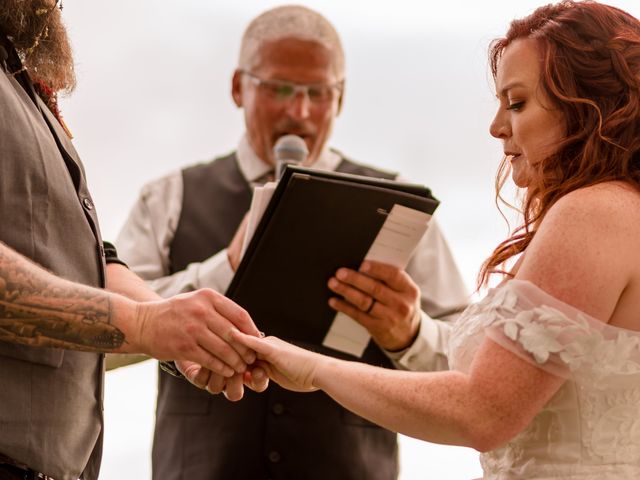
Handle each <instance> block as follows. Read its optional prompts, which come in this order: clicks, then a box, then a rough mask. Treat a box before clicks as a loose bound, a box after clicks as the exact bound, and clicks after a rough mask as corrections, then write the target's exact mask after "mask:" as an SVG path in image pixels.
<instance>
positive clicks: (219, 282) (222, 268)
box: [197, 248, 234, 293]
mask: <svg viewBox="0 0 640 480" xmlns="http://www.w3.org/2000/svg"><path fill="white" fill-rule="evenodd" d="M233 275H234V272H233V269H232V268H231V264H230V263H229V257H228V256H227V249H226V248H225V249H224V250H220V251H219V252H218V253H216V254H215V255H213V256H212V257H210V258H208V259H207V260H205V261H204V262H202V263H201V264H200V265H199V269H198V276H197V279H198V285H197V287H198V288H211V289H213V290H215V291H216V292H219V293H225V292H226V291H227V288H229V285H230V284H231V280H232V279H233Z"/></svg>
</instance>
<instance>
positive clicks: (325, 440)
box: [152, 154, 398, 480]
mask: <svg viewBox="0 0 640 480" xmlns="http://www.w3.org/2000/svg"><path fill="white" fill-rule="evenodd" d="M338 170H339V171H341V172H347V173H355V174H360V175H368V176H373V177H384V178H393V175H390V174H388V173H386V172H381V171H379V170H374V169H372V168H369V167H366V166H363V165H359V164H356V163H354V162H351V161H348V160H345V159H343V160H342V162H341V163H340V165H339V167H338ZM183 181H184V197H183V203H182V212H181V216H180V220H179V222H178V227H177V231H176V235H175V237H174V239H173V242H172V244H171V250H170V263H171V270H172V272H177V271H180V270H182V269H184V268H185V267H186V266H187V265H188V264H189V263H191V262H199V261H202V260H205V259H206V258H208V257H210V256H211V255H213V254H215V253H216V252H218V251H220V250H221V249H223V248H226V246H227V245H228V244H229V242H230V241H231V238H232V237H233V234H234V233H235V230H236V228H237V227H238V225H239V223H240V221H241V220H242V218H243V216H244V214H245V213H246V211H247V210H248V208H249V204H250V201H251V187H250V186H249V185H248V184H247V181H246V180H245V179H244V177H243V176H242V174H241V172H240V170H239V168H238V164H237V161H236V158H235V155H233V154H232V155H230V156H227V157H224V158H220V159H218V160H215V161H213V162H211V163H207V164H202V165H196V166H194V167H190V168H187V169H185V170H184V171H183ZM366 360H367V361H369V362H370V363H374V364H379V365H384V366H387V367H390V366H391V364H390V362H389V361H388V359H387V358H386V356H385V355H384V354H383V353H382V352H380V350H379V349H377V347H375V348H370V349H369V351H368V352H367V358H366ZM156 415H157V416H156V430H155V437H154V444H153V457H152V458H153V478H154V479H158V480H160V479H163V480H177V479H187V478H188V479H190V480H191V479H193V480H214V479H215V480H231V479H233V480H267V479H273V480H276V479H278V480H313V479H318V480H320V479H322V480H327V479H332V480H333V479H345V480H351V479H353V480H356V479H358V480H359V479H367V480H391V479H395V478H396V477H397V474H398V461H397V441H396V435H395V434H394V433H392V432H390V431H388V430H385V429H383V428H380V427H378V426H376V425H374V424H372V423H370V422H368V421H367V420H365V419H363V418H361V417H359V416H357V415H355V414H353V413H351V412H349V411H347V410H345V409H344V408H342V407H341V406H340V405H338V404H337V403H335V402H334V401H333V400H331V399H330V398H329V397H328V396H327V395H325V394H324V393H322V392H315V393H312V394H299V393H294V392H289V391H287V390H284V389H282V388H280V387H278V386H277V385H275V384H272V385H271V386H270V387H269V389H268V390H267V391H266V392H264V393H261V394H256V393H254V392H251V391H247V392H246V393H245V397H244V398H243V399H242V400H241V401H240V402H236V403H232V402H229V401H227V400H226V399H225V398H224V397H223V396H222V395H217V396H212V395H210V394H208V393H206V392H204V391H202V390H199V389H197V388H195V387H192V386H191V385H190V384H189V383H188V382H186V381H184V380H181V379H176V378H174V377H171V376H169V375H167V374H165V373H164V372H161V373H160V382H159V393H158V409H157V414H156Z"/></svg>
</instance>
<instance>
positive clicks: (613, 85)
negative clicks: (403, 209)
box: [478, 0, 640, 287]
mask: <svg viewBox="0 0 640 480" xmlns="http://www.w3.org/2000/svg"><path fill="white" fill-rule="evenodd" d="M521 38H528V39H533V40H535V41H536V42H537V44H538V46H539V48H540V51H541V54H542V55H541V58H542V60H541V63H542V64H541V78H540V84H541V87H542V88H543V89H544V92H545V93H546V95H547V96H548V98H549V99H550V100H551V102H552V103H553V105H554V106H555V107H557V108H558V109H559V110H560V111H561V112H562V113H563V116H564V119H565V123H566V132H567V135H566V138H564V139H563V140H562V141H561V143H560V144H559V146H558V149H557V150H556V152H555V153H554V154H552V155H551V156H549V157H548V158H546V159H544V160H543V161H541V162H540V163H539V164H537V165H536V166H533V168H535V171H534V172H533V175H532V177H533V179H532V182H531V184H530V185H529V186H528V188H527V190H526V191H525V192H524V198H523V202H522V212H523V215H524V220H523V224H522V225H521V226H520V227H518V228H517V229H516V230H515V231H513V232H512V234H511V236H510V237H509V238H507V239H506V240H505V241H503V242H502V243H500V244H499V245H498V246H497V247H496V249H495V250H494V251H493V253H492V254H491V256H490V257H489V258H488V259H487V260H485V262H484V263H483V265H482V267H481V269H480V273H479V274H478V286H479V287H480V286H483V285H486V284H487V281H488V277H489V276H490V275H491V274H492V273H502V274H505V273H506V272H505V269H504V264H505V262H506V261H507V260H509V259H510V258H512V257H513V256H515V255H518V254H519V253H522V252H524V250H525V249H526V248H527V246H528V245H529V243H530V242H531V240H532V239H533V236H534V235H535V232H536V229H537V227H538V226H539V225H540V222H541V221H542V219H543V218H544V216H545V214H546V213H547V212H548V211H549V209H550V208H551V206H552V205H553V204H554V203H555V202H557V201H558V199H560V198H561V197H562V196H563V195H566V194H567V193H569V192H571V191H573V190H576V189H578V188H583V187H587V186H590V185H594V184H597V183H601V182H607V181H613V180H622V181H625V182H627V183H629V184H631V185H633V186H634V187H636V188H637V189H639V190H640V21H638V19H636V18H635V17H633V16H631V15H629V14H628V13H626V12H624V11H622V10H620V9H618V8H614V7H611V6H608V5H603V4H600V3H596V2H593V1H582V2H579V1H570V0H566V1H562V2H560V3H557V4H552V5H546V6H544V7H540V8H538V9H537V10H535V11H534V12H533V13H532V14H531V15H529V16H528V17H525V18H523V19H520V20H514V21H513V22H512V23H511V26H510V28H509V31H508V32H507V35H506V36H505V37H504V38H501V39H498V40H495V41H494V42H493V43H492V45H491V47H490V49H489V61H490V66H491V72H492V74H493V77H494V80H495V78H496V74H497V69H498V64H499V63H500V59H501V57H502V54H503V53H504V51H505V49H506V48H507V47H508V46H509V45H510V44H511V43H512V42H513V41H514V40H517V39H521ZM508 173H509V164H508V162H507V159H506V158H504V159H503V160H502V162H501V164H500V167H499V169H498V174H497V176H496V199H497V200H498V199H499V200H502V197H501V196H500V191H501V189H502V186H503V185H504V183H505V181H506V177H507V176H508Z"/></svg>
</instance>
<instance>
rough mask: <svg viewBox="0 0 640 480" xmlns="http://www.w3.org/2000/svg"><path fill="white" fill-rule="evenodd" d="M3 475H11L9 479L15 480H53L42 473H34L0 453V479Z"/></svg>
mask: <svg viewBox="0 0 640 480" xmlns="http://www.w3.org/2000/svg"><path fill="white" fill-rule="evenodd" d="M3 473H7V474H11V477H9V478H10V479H16V480H53V478H51V477H49V476H48V475H45V474H44V473H40V472H36V471H35V470H32V469H30V468H29V467H27V466H26V465H24V464H22V463H20V462H17V461H15V460H14V459H12V458H10V457H7V456H6V455H3V454H1V453H0V479H2V478H4V477H3V476H2V475H3Z"/></svg>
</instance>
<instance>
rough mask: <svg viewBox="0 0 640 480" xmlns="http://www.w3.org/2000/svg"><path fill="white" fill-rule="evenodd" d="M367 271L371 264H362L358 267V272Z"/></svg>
mask: <svg viewBox="0 0 640 480" xmlns="http://www.w3.org/2000/svg"><path fill="white" fill-rule="evenodd" d="M369 270H371V264H370V263H369V262H362V265H360V271H361V272H364V273H366V272H368V271H369Z"/></svg>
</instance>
